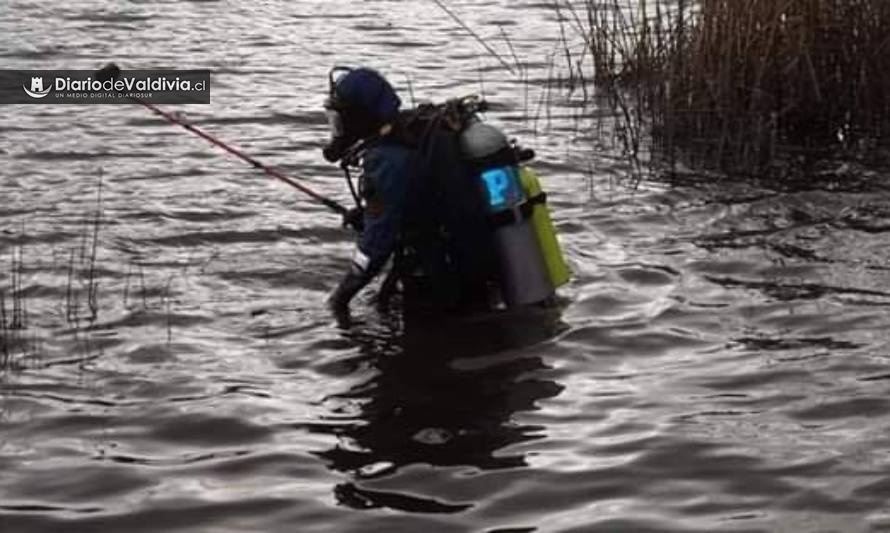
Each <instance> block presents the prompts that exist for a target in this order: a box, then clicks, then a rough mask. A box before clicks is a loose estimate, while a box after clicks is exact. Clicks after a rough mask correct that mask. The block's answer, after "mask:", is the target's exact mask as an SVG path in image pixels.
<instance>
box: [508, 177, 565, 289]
mask: <svg viewBox="0 0 890 533" xmlns="http://www.w3.org/2000/svg"><path fill="white" fill-rule="evenodd" d="M519 182H520V183H521V184H522V190H523V191H524V192H525V194H526V195H527V196H528V202H529V203H531V204H532V216H531V223H532V226H533V227H534V228H535V234H536V235H537V237H538V244H539V245H540V246H541V253H543V254H544V262H545V263H546V265H547V273H548V274H549V276H550V282H551V283H552V284H553V286H554V287H556V288H559V287H562V286H563V285H565V284H566V283H568V282H569V278H571V277H572V273H571V271H570V270H569V267H568V265H567V264H566V260H565V257H563V255H562V249H561V248H560V247H559V241H558V240H557V238H556V228H554V227H553V221H552V220H551V219H550V209H549V208H548V207H547V195H546V194H545V193H544V191H543V190H542V189H541V182H540V181H538V175H537V174H535V172H534V171H533V170H532V169H530V168H528V167H525V166H524V167H522V168H520V169H519Z"/></svg>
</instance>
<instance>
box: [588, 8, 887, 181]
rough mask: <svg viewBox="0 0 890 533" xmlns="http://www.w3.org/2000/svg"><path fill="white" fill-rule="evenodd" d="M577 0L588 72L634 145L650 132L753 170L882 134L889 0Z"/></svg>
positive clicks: (878, 141)
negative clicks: (581, 8) (580, 6)
mask: <svg viewBox="0 0 890 533" xmlns="http://www.w3.org/2000/svg"><path fill="white" fill-rule="evenodd" d="M584 5H585V8H586V13H584V12H583V11H581V13H582V14H583V15H586V17H584V18H581V17H578V16H577V15H578V12H576V11H573V15H575V20H576V21H578V20H581V22H583V23H584V25H583V28H584V29H583V31H584V32H585V35H584V36H583V37H584V41H585V45H586V49H587V50H588V51H589V52H590V56H589V57H590V61H591V62H592V66H593V69H594V80H595V82H596V83H597V85H598V86H599V87H600V88H601V89H605V93H606V94H607V95H608V96H609V98H610V99H611V101H612V103H613V104H614V106H615V107H616V109H617V110H619V116H620V117H622V122H623V123H624V126H625V128H626V131H628V132H629V135H628V137H627V139H626V141H627V144H628V145H629V146H630V148H631V150H632V151H634V152H636V151H637V150H638V149H639V145H640V143H641V142H643V137H647V138H648V136H649V135H650V134H651V140H652V144H651V146H652V148H653V150H654V152H653V155H657V156H661V157H665V158H668V159H669V160H671V161H675V160H676V159H677V158H680V159H681V160H686V161H691V162H692V163H693V165H694V166H707V167H712V168H713V167H716V168H719V169H722V170H724V171H730V172H760V171H763V170H764V169H767V168H769V169H781V168H785V166H786V165H787V163H788V162H789V161H794V160H798V159H800V158H802V157H810V156H816V157H821V156H823V155H825V154H826V153H832V154H836V153H837V152H838V151H842V152H845V153H847V154H848V155H850V154H854V155H862V153H863V152H868V151H869V150H872V149H874V148H875V147H876V146H879V145H886V140H887V134H888V132H890V32H888V29H890V1H888V0H585V4H584ZM585 18H586V20H584V19H585ZM576 27H577V25H576Z"/></svg>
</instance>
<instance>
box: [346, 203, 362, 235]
mask: <svg viewBox="0 0 890 533" xmlns="http://www.w3.org/2000/svg"><path fill="white" fill-rule="evenodd" d="M343 227H344V228H352V229H354V230H355V231H357V232H359V233H361V232H362V231H363V230H364V229H365V210H364V208H362V207H353V208H351V209H349V210H347V211H346V212H345V213H343Z"/></svg>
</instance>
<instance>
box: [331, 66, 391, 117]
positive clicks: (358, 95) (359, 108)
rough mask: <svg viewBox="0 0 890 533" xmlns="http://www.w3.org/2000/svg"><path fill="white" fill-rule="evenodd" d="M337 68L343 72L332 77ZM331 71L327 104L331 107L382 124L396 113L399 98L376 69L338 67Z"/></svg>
mask: <svg viewBox="0 0 890 533" xmlns="http://www.w3.org/2000/svg"><path fill="white" fill-rule="evenodd" d="M337 71H346V73H345V74H343V75H342V76H340V77H339V78H338V79H336V80H334V79H333V76H334V74H335V73H336V72H337ZM331 75H332V79H331V100H330V104H331V106H332V107H334V109H337V110H338V111H342V112H344V114H345V115H347V116H348V115H349V113H350V112H355V113H358V114H362V115H365V117H366V118H368V119H371V120H372V121H373V122H376V123H378V124H385V123H386V122H389V121H390V120H392V119H394V118H395V117H396V115H397V114H398V112H399V107H400V106H401V105H402V101H401V100H400V99H399V96H398V95H397V94H396V92H395V90H393V88H392V85H390V84H389V82H388V81H386V78H384V77H383V76H381V75H380V73H378V72H377V71H376V70H374V69H370V68H366V67H359V68H356V69H345V68H343V67H337V68H335V69H334V70H333V71H331Z"/></svg>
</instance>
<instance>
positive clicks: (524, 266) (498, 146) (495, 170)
mask: <svg viewBox="0 0 890 533" xmlns="http://www.w3.org/2000/svg"><path fill="white" fill-rule="evenodd" d="M460 147H461V152H462V154H463V156H464V157H465V158H466V159H467V160H469V161H470V162H471V163H478V162H481V161H485V160H486V158H489V159H490V158H491V157H492V156H494V155H495V154H497V153H498V152H500V151H502V150H504V149H508V148H509V147H510V144H509V142H508V141H507V137H506V136H505V135H504V134H503V132H501V131H500V130H499V129H497V128H495V127H494V126H491V125H489V124H485V123H483V122H478V121H477V122H473V123H471V124H470V125H469V126H468V127H467V128H466V129H465V130H464V131H463V132H462V133H461V136H460ZM473 166H474V167H476V168H477V170H478V172H479V174H478V177H479V179H480V180H481V183H482V186H483V187H482V188H483V190H484V191H485V194H486V196H487V197H486V200H487V205H488V210H489V221H490V222H491V226H492V228H493V229H492V231H493V240H494V246H495V249H496V252H497V257H498V266H499V271H500V272H499V273H500V284H501V292H502V296H503V299H504V302H505V303H506V304H507V305H508V306H510V307H514V306H519V305H528V304H533V303H538V302H541V301H543V300H546V299H547V298H549V297H550V296H552V295H553V293H554V290H555V289H554V287H553V284H552V282H551V281H550V276H549V274H548V271H547V266H546V262H545V260H544V255H543V253H542V251H541V246H540V244H539V243H538V238H537V235H536V233H535V230H534V227H533V226H532V224H531V221H530V220H529V219H530V217H531V214H532V206H531V205H529V204H528V202H527V200H528V199H527V198H526V195H525V193H524V192H523V188H522V184H521V182H520V180H519V170H518V168H517V166H516V165H515V164H514V163H508V164H503V163H497V162H491V163H487V164H486V163H482V164H481V165H480V164H474V165H473Z"/></svg>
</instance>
